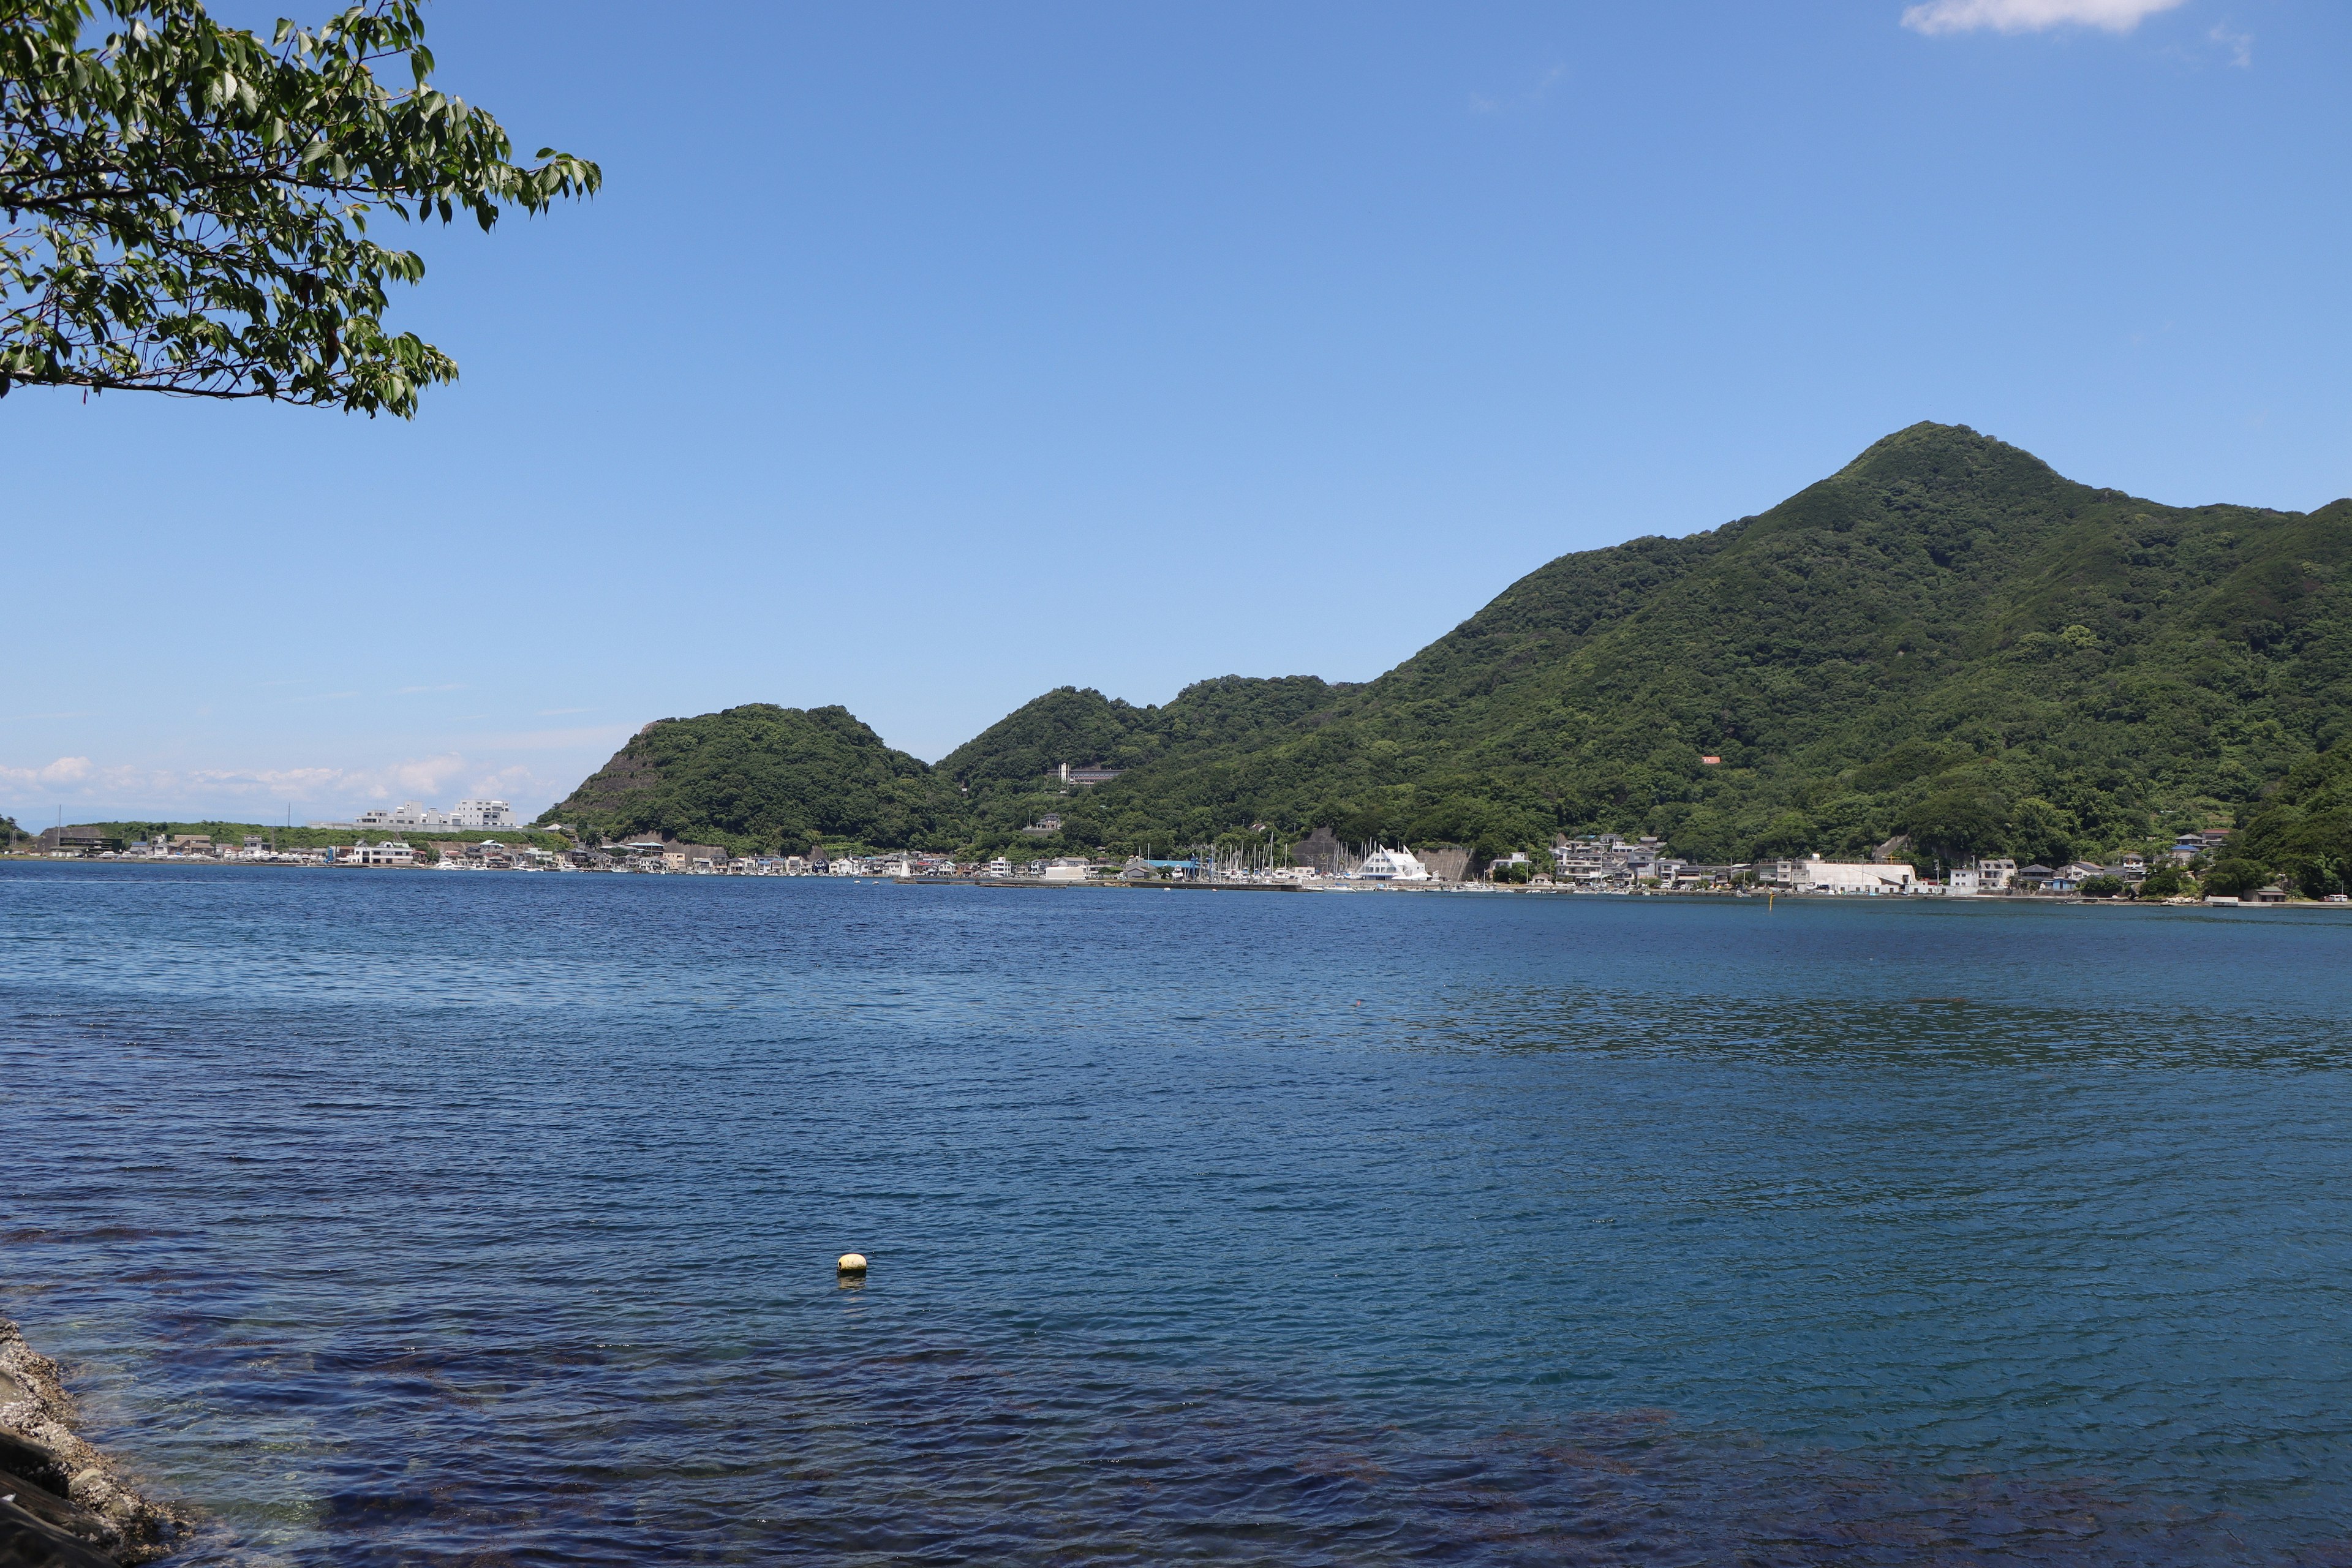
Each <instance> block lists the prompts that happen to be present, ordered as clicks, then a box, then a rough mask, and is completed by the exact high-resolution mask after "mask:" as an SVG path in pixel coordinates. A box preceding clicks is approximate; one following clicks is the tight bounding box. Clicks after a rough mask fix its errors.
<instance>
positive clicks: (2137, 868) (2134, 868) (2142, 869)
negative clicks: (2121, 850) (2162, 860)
mask: <svg viewBox="0 0 2352 1568" xmlns="http://www.w3.org/2000/svg"><path fill="white" fill-rule="evenodd" d="M2116 875H2117V876H2120V877H2121V878H2123V879H2124V880H2125V881H2126V882H2142V881H2146V880H2147V856H2145V855H2143V854H2141V853H2140V852H2139V851H2138V850H2137V849H2135V850H2133V851H2131V852H2130V853H2129V854H2127V855H2126V856H2125V857H2124V858H2123V863H2122V864H2121V865H2119V866H2118V867H2116Z"/></svg>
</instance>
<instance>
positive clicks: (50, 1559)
mask: <svg viewBox="0 0 2352 1568" xmlns="http://www.w3.org/2000/svg"><path fill="white" fill-rule="evenodd" d="M0 1568H120V1565H119V1564H117V1563H116V1562H115V1560H114V1559H113V1558H111V1557H109V1556H108V1555H106V1553H104V1552H93V1551H91V1550H90V1549H89V1547H87V1546H84V1545H83V1544H82V1543H81V1542H79V1541H76V1540H75V1539H74V1538H73V1537H72V1536H70V1535H68V1534H66V1533H65V1532H64V1531H59V1530H52V1529H50V1528H49V1527H48V1526H47V1525H46V1524H44V1523H42V1522H41V1521H39V1520H37V1519H36V1518H34V1517H33V1516H32V1515H31V1514H29V1513H27V1512H26V1511H25V1510H23V1509H21V1508H19V1507H17V1506H16V1504H15V1503H10V1502H0Z"/></svg>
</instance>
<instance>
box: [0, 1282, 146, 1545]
mask: <svg viewBox="0 0 2352 1568" xmlns="http://www.w3.org/2000/svg"><path fill="white" fill-rule="evenodd" d="M73 1423H74V1401H73V1395H72V1394H68V1392H67V1391H66V1387H65V1383H64V1379H63V1376H62V1374H61V1373H59V1371H58V1363H56V1362H54V1361H51V1360H50V1359H49V1358H48V1357H47V1356H45V1355H43V1354H41V1353H40V1352H38V1351H37V1350H35V1349H34V1348H33V1347H32V1346H31V1344H29V1343H28V1342H26V1339H25V1335H24V1332H23V1331H22V1330H20V1329H18V1328H17V1326H16V1324H15V1323H14V1322H12V1321H9V1320H8V1319H6V1318H0V1560H5V1561H6V1562H9V1563H39V1564H44V1565H49V1564H54V1565H55V1568H93V1565H95V1568H107V1565H109V1564H111V1565H112V1568H131V1564H133V1563H152V1562H154V1561H155V1560H156V1559H158V1558H160V1557H163V1556H166V1555H168V1554H170V1553H171V1552H174V1551H176V1550H177V1549H178V1547H179V1545H180V1540H181V1537H182V1536H183V1535H184V1533H185V1532H186V1531H187V1528H188V1525H189V1522H190V1521H189V1520H188V1518H187V1516H186V1515H185V1514H184V1513H183V1512H181V1511H180V1510H175V1509H173V1508H171V1507H169V1506H167V1505H163V1504H159V1503H156V1502H153V1501H152V1500H149V1499H148V1498H146V1497H145V1496H144V1495H142V1493H141V1492H140V1491H139V1490H138V1489H136V1488H134V1487H133V1486H132V1485H131V1482H130V1481H129V1480H128V1479H126V1478H125V1477H124V1475H123V1474H122V1472H121V1469H120V1468H118V1467H117V1466H116V1465H115V1463H114V1461H113V1460H111V1459H110V1458H107V1456H106V1455H104V1454H102V1453H100V1451H99V1450H98V1449H96V1448H94V1447H91V1446H90V1445H89V1443H87V1442H85V1441H83V1440H82V1438H81V1436H80V1435H79V1434H78V1433H77V1432H75V1430H74V1429H73Z"/></svg>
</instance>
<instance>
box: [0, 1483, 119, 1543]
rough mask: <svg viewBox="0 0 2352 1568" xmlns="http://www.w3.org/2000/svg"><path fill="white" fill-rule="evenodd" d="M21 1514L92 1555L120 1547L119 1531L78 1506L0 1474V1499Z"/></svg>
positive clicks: (41, 1489)
mask: <svg viewBox="0 0 2352 1568" xmlns="http://www.w3.org/2000/svg"><path fill="white" fill-rule="evenodd" d="M11 1494H14V1498H13V1500H14V1501H15V1503H16V1507H17V1509H18V1510H20V1511H21V1512H25V1513H29V1514H31V1515H32V1516H33V1517H34V1518H35V1519H37V1520H38V1521H41V1522H42V1523H43V1524H46V1525H47V1526H48V1527H49V1528H50V1529H51V1530H54V1531H57V1532H58V1534H60V1535H70V1536H72V1537H73V1538H74V1539H75V1540H76V1541H79V1542H81V1543H82V1544H83V1545H84V1546H87V1547H89V1549H90V1550H91V1551H93V1552H111V1551H113V1550H114V1549H115V1548H116V1547H118V1546H120V1545H121V1544H122V1531H121V1530H119V1529H117V1528H116V1527H115V1526H114V1525H112V1524H110V1523H109V1522H108V1521H105V1520H103V1519H101V1518H100V1517H99V1516H98V1515H97V1514H94V1513H92V1512H90V1510H88V1509H86V1508H84V1507H82V1506H81V1505H80V1504H79V1503H77V1502H69V1501H68V1500H66V1499H64V1498H61V1497H58V1496H56V1495H54V1494H53V1493H51V1492H49V1491H48V1490H47V1489H44V1488H41V1487H37V1486H35V1485H34V1484H33V1483H32V1482H30V1481H28V1480H26V1479H25V1478H24V1477H22V1476H16V1475H11V1474H9V1473H8V1472H7V1471H6V1470H0V1498H7V1497H10V1496H11Z"/></svg>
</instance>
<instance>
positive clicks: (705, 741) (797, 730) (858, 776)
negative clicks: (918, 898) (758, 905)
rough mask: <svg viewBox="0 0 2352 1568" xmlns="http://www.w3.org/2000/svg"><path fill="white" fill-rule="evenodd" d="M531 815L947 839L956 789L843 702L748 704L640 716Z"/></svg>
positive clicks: (573, 821) (795, 838) (785, 843)
mask: <svg viewBox="0 0 2352 1568" xmlns="http://www.w3.org/2000/svg"><path fill="white" fill-rule="evenodd" d="M540 820H541V822H561V823H563V824H565V825H566V826H570V827H572V828H574V829H577V830H579V831H581V832H583V833H584V834H586V835H588V836H590V837H611V838H622V837H627V836H628V835H630V834H635V833H647V832H655V833H662V832H666V833H667V834H669V835H670V836H671V837H676V838H682V839H686V840H688V842H691V843H697V844H724V845H727V846H729V847H731V848H734V849H737V850H777V849H783V850H799V849H802V848H805V847H807V846H808V845H809V844H811V843H814V842H816V841H819V840H828V839H829V840H832V841H834V842H836V843H837V842H842V841H856V842H861V843H867V844H876V845H904V844H910V843H929V842H936V841H939V840H941V839H943V838H944V839H947V840H950V841H952V839H953V838H954V837H955V836H956V833H957V831H958V830H960V827H961V807H960V803H959V802H958V800H957V798H956V795H955V791H954V789H953V788H952V787H951V786H950V785H949V784H946V783H945V781H944V780H942V779H941V778H940V776H939V775H937V774H935V773H933V772H932V771H931V769H930V768H929V766H927V765H926V764H925V763H923V762H922V761H921V759H919V758H917V757H911V756H908V754H907V753H906V752H899V751H893V750H892V749H891V748H890V747H888V746H886V745H884V744H883V743H882V738H881V737H880V736H879V735H877V734H876V733H875V732H874V731H871V730H869V729H867V728H866V726H865V725H863V724H861V723H859V722H858V721H857V720H856V718H854V717H853V716H852V715H851V714H850V711H849V710H848V709H846V708H838V707H835V708H811V709H806V710H803V709H799V708H779V707H777V706H775V705H774V704H773V703H768V702H752V703H747V704H745V705H744V706H742V707H740V708H730V709H727V710H724V711H722V712H718V713H705V714H703V715H701V716H700V717H699V718H694V719H664V720H661V721H658V722H656V723H652V724H648V725H646V727H645V728H644V729H643V730H641V731H638V732H637V733H636V734H635V735H633V736H631V737H630V739H629V742H628V744H626V745H625V746H623V747H622V748H621V749H620V750H619V751H618V752H614V754H613V760H612V761H611V762H609V763H605V764H604V766H603V767H602V768H600V769H598V770H597V771H596V772H595V773H592V774H590V775H589V776H588V778H587V780H586V781H585V782H584V783H583V784H581V785H580V787H579V788H578V789H575V790H573V791H572V794H571V795H568V796H567V797H565V798H564V799H563V800H561V801H559V802H557V803H556V804H555V805H553V806H551V807H550V808H549V809H548V811H547V812H546V814H545V815H544V816H541V818H540Z"/></svg>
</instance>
